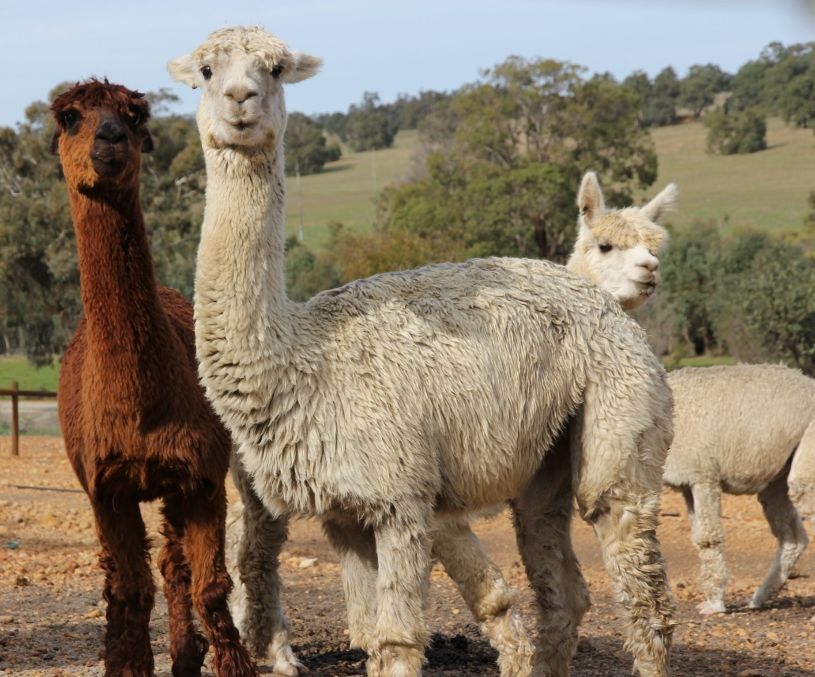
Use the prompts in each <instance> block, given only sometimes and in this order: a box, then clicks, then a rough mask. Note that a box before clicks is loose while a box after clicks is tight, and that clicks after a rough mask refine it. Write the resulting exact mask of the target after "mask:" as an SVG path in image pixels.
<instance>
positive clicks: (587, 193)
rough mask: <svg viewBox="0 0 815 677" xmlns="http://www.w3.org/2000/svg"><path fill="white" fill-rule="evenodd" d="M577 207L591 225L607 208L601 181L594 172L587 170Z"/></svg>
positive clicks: (581, 185)
mask: <svg viewBox="0 0 815 677" xmlns="http://www.w3.org/2000/svg"><path fill="white" fill-rule="evenodd" d="M577 208H578V209H579V210H580V216H582V217H583V221H585V223H586V225H587V226H591V224H592V221H594V219H596V218H597V217H598V216H599V215H600V214H602V213H603V212H604V211H605V209H606V202H605V199H604V198H603V191H602V190H601V189H600V182H599V181H598V180H597V174H595V173H594V172H586V174H585V176H583V181H581V183H580V190H579V191H578V192H577Z"/></svg>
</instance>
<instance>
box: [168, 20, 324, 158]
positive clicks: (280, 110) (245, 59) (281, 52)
mask: <svg viewBox="0 0 815 677" xmlns="http://www.w3.org/2000/svg"><path fill="white" fill-rule="evenodd" d="M320 64H321V61H320V59H317V58H315V57H313V56H309V55H308V54H302V53H300V52H292V51H290V50H289V48H288V47H287V46H286V45H285V43H283V42H281V41H280V40H278V39H277V38H276V37H275V36H273V35H271V34H270V33H267V32H266V31H265V30H263V29H262V28H259V27H251V28H244V27H235V28H223V29H221V30H218V31H215V32H214V33H212V34H211V35H210V36H209V37H208V38H207V39H206V40H205V41H204V43H203V44H201V45H200V46H199V47H198V48H197V49H196V50H195V51H193V52H192V53H190V54H187V55H186V56H182V57H179V58H178V59H173V60H172V61H170V63H169V64H167V69H168V70H169V71H170V75H171V76H172V77H173V78H174V79H176V80H179V81H180V82H184V83H186V84H188V85H189V86H190V87H193V88H196V87H200V88H201V89H202V90H203V94H202V96H201V103H200V105H199V106H198V114H197V120H198V128H199V131H200V133H201V140H202V143H203V145H204V147H205V148H216V149H219V148H232V149H245V150H250V149H258V148H260V149H265V148H270V147H271V148H276V147H277V145H278V144H279V143H281V142H282V139H283V134H284V132H285V130H286V105H285V102H284V100H283V84H284V83H293V82H300V80H305V79H306V78H310V77H311V76H312V75H314V73H315V72H316V71H317V69H318V68H319V67H320Z"/></svg>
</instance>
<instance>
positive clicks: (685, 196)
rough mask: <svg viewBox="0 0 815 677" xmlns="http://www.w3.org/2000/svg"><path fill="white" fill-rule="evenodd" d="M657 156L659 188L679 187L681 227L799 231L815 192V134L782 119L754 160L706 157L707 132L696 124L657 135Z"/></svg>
mask: <svg viewBox="0 0 815 677" xmlns="http://www.w3.org/2000/svg"><path fill="white" fill-rule="evenodd" d="M652 133H653V137H654V142H655V144H656V148H657V154H658V156H659V178H658V179H657V183H656V187H660V186H662V185H663V184H665V183H668V182H670V181H674V182H676V183H677V184H678V185H679V204H678V207H679V211H678V212H677V213H676V214H674V215H672V216H671V217H670V219H669V220H670V221H671V222H673V223H674V224H676V225H677V226H680V227H681V226H689V225H691V224H693V223H694V222H696V221H698V220H700V219H702V220H705V219H716V220H718V221H719V222H725V221H727V222H728V223H729V225H730V227H736V228H738V227H742V226H748V227H753V228H758V229H761V230H768V231H782V230H797V229H798V228H799V227H800V226H801V222H802V220H803V219H804V216H805V215H806V214H807V213H808V211H809V209H808V206H807V197H808V195H809V193H810V191H812V190H815V135H813V133H812V130H810V129H793V128H791V127H787V126H786V125H785V124H784V123H783V122H781V120H778V119H770V120H769V121H768V125H767V146H768V148H767V150H764V151H760V152H758V153H752V154H750V155H727V156H721V155H708V154H706V153H705V139H706V134H707V130H706V129H705V127H704V126H703V125H702V124H701V123H698V122H694V123H689V124H684V125H676V126H672V127H660V128H658V129H655V130H653V132H652Z"/></svg>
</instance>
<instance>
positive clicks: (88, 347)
mask: <svg viewBox="0 0 815 677" xmlns="http://www.w3.org/2000/svg"><path fill="white" fill-rule="evenodd" d="M52 110H53V112H54V117H55V118H56V120H57V124H58V132H57V134H58V137H57V138H56V143H57V147H58V149H59V157H60V161H61V163H62V168H63V172H64V174H65V179H66V182H67V185H68V194H69V198H70V203H71V213H72V216H73V221H74V228H75V230H76V240H77V247H78V253H79V268H80V279H81V286H82V303H83V307H84V317H83V318H82V319H81V320H80V322H79V327H78V329H77V331H76V334H75V335H74V337H73V339H72V340H71V343H70V345H69V346H68V348H67V350H66V351H65V355H64V357H63V361H62V373H61V376H60V384H59V411H60V423H61V426H62V431H63V436H64V438H65V447H66V451H67V453H68V457H69V459H70V461H71V464H72V466H73V468H74V470H75V471H76V474H77V477H78V478H79V480H80V482H81V484H82V486H83V487H84V489H85V491H86V492H87V494H88V498H89V499H90V502H91V505H92V507H93V511H94V516H95V517H96V524H97V533H98V535H99V540H100V543H101V546H102V554H101V556H100V564H101V566H102V569H103V571H104V572H105V591H104V596H105V599H106V600H107V602H108V610H107V621H108V624H107V632H106V638H105V647H106V650H105V672H106V674H107V675H133V676H137V675H139V676H140V675H152V674H153V656H152V651H151V648H150V635H149V620H150V612H151V610H152V607H153V598H154V590H155V586H154V583H153V580H152V575H151V572H150V567H149V544H148V542H147V537H146V534H145V529H144V523H143V522H142V519H141V515H140V513H139V502H140V501H150V500H154V499H162V500H163V501H164V509H163V514H164V527H163V533H164V535H165V537H166V538H167V543H166V545H165V547H164V549H163V551H162V554H161V557H160V568H161V572H162V575H163V576H164V593H165V596H166V598H167V604H168V607H169V615H170V632H171V639H170V653H171V656H172V659H173V675H185V676H186V675H200V673H201V665H202V663H203V659H204V656H205V654H206V651H207V646H206V641H205V640H204V638H203V637H202V636H201V635H199V634H198V633H196V632H195V628H194V624H193V618H192V605H193V604H195V606H196V607H197V608H198V610H199V612H200V614H201V618H202V621H203V624H204V628H205V631H206V634H207V635H208V637H209V639H210V642H212V644H213V646H214V649H215V657H214V665H215V667H216V670H218V673H219V674H221V675H229V676H230V677H231V676H233V675H238V676H243V675H255V674H257V671H256V668H255V666H254V665H253V663H252V661H251V659H250V658H249V655H248V654H247V652H246V650H245V649H244V647H243V645H242V644H241V642H240V638H239V636H238V632H237V630H236V629H235V627H234V625H233V623H232V619H231V616H230V615H229V611H228V608H227V597H228V595H229V592H230V589H231V585H232V583H231V581H230V580H229V577H228V576H227V575H226V572H225V568H224V565H223V561H224V520H225V510H226V498H225V490H224V481H225V477H226V473H227V469H228V467H229V455H230V447H231V443H230V439H229V435H228V433H227V432H226V431H225V429H224V428H223V426H222V425H221V424H220V422H219V420H218V419H217V417H216V416H215V414H214V412H213V411H212V410H211V408H210V406H209V404H208V402H207V401H206V399H205V397H204V393H203V390H202V389H201V386H200V385H199V383H198V375H197V365H196V362H195V348H194V335H193V317H192V308H191V306H190V304H189V303H188V302H187V301H186V300H185V299H184V298H183V297H182V296H181V294H179V293H178V292H177V291H175V290H172V289H168V288H166V287H159V286H158V285H157V284H156V280H155V274H154V271H153V262H152V258H151V256H150V249H149V245H148V241H147V233H146V231H145V226H144V220H143V218H142V213H141V208H140V206H139V181H138V179H139V168H140V162H141V161H140V153H141V152H142V150H150V149H151V148H152V140H151V139H150V136H149V133H148V132H147V130H146V128H145V127H144V123H145V121H146V120H147V118H148V117H149V107H148V104H147V102H146V101H145V100H144V98H143V96H142V95H141V94H139V93H138V92H133V91H130V90H128V89H126V88H124V87H122V86H120V85H112V84H110V83H108V82H107V81H105V82H99V81H96V80H91V81H89V82H86V83H83V84H78V85H76V86H75V87H74V88H73V89H71V90H69V91H68V92H65V93H64V94H62V95H61V96H59V97H58V98H57V99H56V100H55V101H54V104H53V107H52Z"/></svg>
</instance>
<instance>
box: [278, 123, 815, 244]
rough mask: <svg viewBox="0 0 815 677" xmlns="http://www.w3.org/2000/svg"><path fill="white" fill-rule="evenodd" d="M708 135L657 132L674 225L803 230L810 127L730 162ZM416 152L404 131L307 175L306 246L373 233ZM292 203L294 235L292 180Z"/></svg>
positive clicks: (678, 129)
mask: <svg viewBox="0 0 815 677" xmlns="http://www.w3.org/2000/svg"><path fill="white" fill-rule="evenodd" d="M706 135H707V130H706V129H705V127H704V126H703V125H702V124H701V123H699V122H694V123H689V124H684V125H677V126H673V127H662V128H659V129H656V130H654V132H653V136H654V142H655V144H656V149H657V154H658V156H659V178H658V179H657V183H656V184H655V185H654V186H653V187H652V188H651V189H649V190H648V191H647V194H648V195H652V194H653V193H654V192H655V190H657V189H659V188H661V187H662V186H663V185H665V184H666V183H669V182H670V181H674V182H676V183H677V184H678V185H679V205H678V206H679V211H678V212H677V213H676V214H673V215H672V216H671V217H670V220H671V221H672V222H673V223H674V224H675V225H677V226H679V227H685V226H690V225H691V224H693V223H695V222H697V221H699V220H707V219H716V220H718V221H719V222H721V223H728V224H729V225H730V226H731V227H754V228H759V229H766V230H771V231H783V230H795V229H797V228H798V227H800V225H801V222H802V220H803V218H804V216H805V214H806V213H807V212H808V207H807V196H808V195H809V192H810V191H811V190H815V136H813V133H812V131H811V130H808V129H792V128H790V127H787V126H786V125H785V124H784V123H783V122H781V121H780V120H770V122H769V125H768V131H767V142H768V146H769V147H768V149H767V150H765V151H762V152H759V153H754V154H752V155H731V156H727V157H723V156H712V155H708V154H707V153H705V139H706ZM417 150H418V136H417V133H416V132H415V131H403V132H400V133H399V134H398V136H397V137H396V144H395V146H394V147H393V148H389V149H387V150H380V151H376V152H373V153H350V152H349V153H347V154H346V155H345V156H344V157H343V158H342V159H341V160H339V161H338V162H334V163H331V164H329V165H327V167H326V170H325V171H324V172H322V173H320V174H315V175H312V176H307V177H304V178H302V179H301V182H302V204H303V226H304V236H305V237H304V239H305V242H306V244H307V245H309V246H310V247H312V248H316V249H319V248H320V247H322V246H324V245H325V243H326V241H327V239H328V229H327V224H328V223H329V222H330V221H332V220H333V221H341V222H342V223H344V224H345V225H346V226H348V227H350V228H352V229H355V230H365V229H367V228H369V227H370V226H371V223H372V222H373V215H374V203H373V197H374V194H375V192H376V190H377V189H381V188H382V187H383V186H386V185H388V184H389V183H391V182H393V181H398V180H400V179H401V178H404V177H405V176H406V175H407V174H408V173H409V172H410V171H411V169H412V167H413V162H414V160H413V158H414V156H415V154H416V152H417ZM586 169H591V168H590V167H586ZM575 191H577V186H575ZM642 197H645V196H642ZM288 200H289V202H288V229H289V233H290V234H295V233H296V232H297V230H298V227H299V200H298V194H297V189H296V185H295V180H294V179H293V178H289V198H288Z"/></svg>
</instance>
